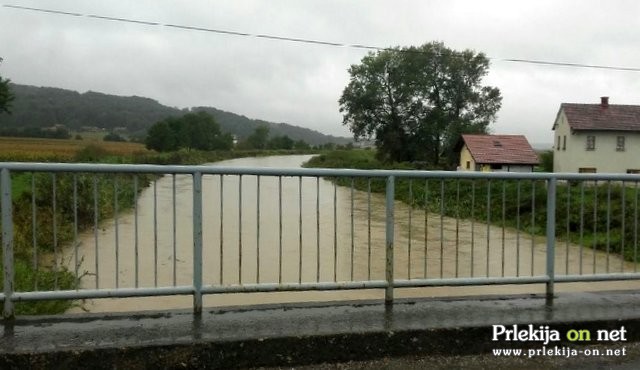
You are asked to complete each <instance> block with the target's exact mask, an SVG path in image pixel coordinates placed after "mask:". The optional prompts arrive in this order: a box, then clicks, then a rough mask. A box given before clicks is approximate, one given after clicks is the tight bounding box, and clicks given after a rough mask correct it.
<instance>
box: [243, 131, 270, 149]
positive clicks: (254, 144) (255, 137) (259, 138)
mask: <svg viewBox="0 0 640 370" xmlns="http://www.w3.org/2000/svg"><path fill="white" fill-rule="evenodd" d="M268 142H269V126H266V125H259V126H258V127H256V128H255V129H254V130H253V132H252V133H251V135H249V136H248V137H247V144H248V146H249V148H251V149H266V148H267V144H268Z"/></svg>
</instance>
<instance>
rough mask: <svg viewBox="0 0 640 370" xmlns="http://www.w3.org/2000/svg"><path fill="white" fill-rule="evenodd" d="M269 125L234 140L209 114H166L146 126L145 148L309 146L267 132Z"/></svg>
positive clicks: (199, 148)
mask: <svg viewBox="0 0 640 370" xmlns="http://www.w3.org/2000/svg"><path fill="white" fill-rule="evenodd" d="M269 131H270V130H269V127H267V126H265V125H261V126H258V127H256V128H255V130H254V131H253V133H251V135H249V136H248V137H246V138H244V139H240V140H238V139H236V138H235V137H234V136H233V135H231V134H230V133H228V132H223V131H222V130H221V128H220V125H219V124H218V123H217V122H216V120H215V119H214V118H213V116H211V115H210V114H208V113H206V112H203V111H200V112H197V113H187V114H185V115H184V116H182V117H169V118H166V119H164V120H162V121H159V122H157V123H156V124H154V125H153V126H151V128H150V129H149V131H148V133H147V137H146V140H145V144H146V147H147V149H151V150H156V151H159V152H170V151H176V150H180V149H186V150H192V149H194V150H205V151H208V150H230V149H232V148H234V147H235V148H236V149H245V150H246V149H257V150H264V149H284V150H293V149H298V150H304V149H310V148H311V146H310V145H309V144H308V143H307V142H305V141H304V140H297V141H294V140H293V139H291V138H290V137H289V136H287V135H277V136H273V137H271V136H270V135H269Z"/></svg>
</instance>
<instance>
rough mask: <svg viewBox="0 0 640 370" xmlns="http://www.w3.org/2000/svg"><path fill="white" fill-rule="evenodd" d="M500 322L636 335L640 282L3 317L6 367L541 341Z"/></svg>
mask: <svg viewBox="0 0 640 370" xmlns="http://www.w3.org/2000/svg"><path fill="white" fill-rule="evenodd" d="M494 324H501V325H513V324H521V326H522V325H528V324H534V327H535V328H538V326H539V325H542V324H545V325H549V327H550V328H551V329H555V330H558V331H559V332H560V333H562V334H563V337H564V334H565V333H566V332H567V331H568V330H570V329H587V330H590V331H591V332H593V333H595V331H596V330H601V329H609V330H612V329H620V327H621V326H623V325H624V326H625V329H626V332H627V334H626V339H627V340H628V341H638V340H640V291H625V292H621V291H616V292H597V293H560V294H558V296H557V299H555V300H554V304H553V307H551V308H550V307H547V306H546V305H545V299H544V297H543V296H536V295H527V296H510V297H506V298H505V297H496V296H486V297H482V298H474V299H462V298H450V299H443V298H439V299H422V300H397V302H396V303H395V304H394V305H393V306H385V305H384V304H381V303H380V302H346V303H334V304H333V305H330V304H297V305H277V306H273V305H269V306H252V307H246V306H244V307H231V308H225V309H212V310H205V311H204V312H203V314H202V316H201V317H197V316H194V315H192V314H191V313H190V312H188V311H171V312H168V313H167V312H163V313H156V312H141V313H132V314H126V315H125V314H113V315H98V314H83V315H67V316H58V317H39V318H31V317H29V318H19V319H17V320H16V321H15V322H14V323H13V324H12V323H9V322H5V325H4V328H3V330H4V331H3V336H2V338H1V339H0V368H3V369H8V368H28V367H31V368H36V369H37V368H78V367H81V368H95V369H98V368H115V367H118V368H134V369H135V368H149V367H153V368H156V367H158V368H166V367H171V368H174V367H189V368H205V367H225V368H227V367H247V366H259V365H260V366H266V365H288V364H305V363H306V364H308V363H318V362H324V361H346V360H359V359H367V358H376V357H381V356H393V355H404V354H454V353H455V354H473V353H481V352H487V351H491V349H492V348H506V347H511V348H516V347H520V348H525V347H532V348H539V347H542V345H543V343H541V342H533V343H523V342H505V341H497V342H494V341H491V335H492V325H494ZM593 339H594V338H592V340H593ZM589 344H603V343H594V342H591V343H589ZM610 344H611V347H612V348H616V347H619V346H621V345H624V343H620V342H618V343H610ZM553 345H567V342H566V341H565V342H563V343H561V342H551V343H550V344H549V345H548V347H549V346H553Z"/></svg>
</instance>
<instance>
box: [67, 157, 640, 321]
mask: <svg viewBox="0 0 640 370" xmlns="http://www.w3.org/2000/svg"><path fill="white" fill-rule="evenodd" d="M310 157H311V156H274V157H262V158H240V159H234V160H228V161H223V162H218V163H215V164H213V165H214V166H227V167H279V168H287V167H288V168H291V167H299V166H300V165H301V164H302V163H303V162H305V161H306V160H308V159H309V158H310ZM174 184H175V185H174ZM174 189H175V202H174V201H173V199H174ZM191 189H192V179H191V176H189V175H176V176H172V175H166V176H163V177H161V178H159V179H157V180H156V181H155V183H152V185H151V186H150V187H148V188H146V189H144V190H143V191H142V192H141V193H140V196H139V199H138V202H137V207H136V209H135V210H131V211H129V212H127V213H124V214H120V215H118V217H117V219H113V220H109V221H106V222H104V223H102V224H101V225H100V230H99V233H98V238H97V247H96V240H95V235H94V233H93V232H87V233H84V234H82V235H80V237H79V242H80V243H79V246H78V256H79V258H80V269H79V270H80V271H81V272H82V273H84V276H83V278H82V288H87V289H92V288H96V286H98V287H99V288H115V287H118V288H132V287H136V286H138V287H154V286H160V287H162V286H174V285H177V286H181V285H191V284H192V282H191V281H192V271H193V265H192V256H193V251H192V250H193V229H192V203H193V198H192V197H193V195H192V191H191ZM258 198H259V202H258ZM369 199H370V202H369ZM174 204H175V205H176V206H175V207H174ZM221 204H222V206H221ZM257 205H259V211H258V206H257ZM240 210H241V212H239V211H240ZM395 211H396V227H395V265H394V266H395V268H394V269H395V273H396V277H398V278H403V279H406V278H407V277H409V276H410V277H411V278H423V277H425V276H427V277H429V278H439V277H456V276H460V277H465V276H472V274H473V276H476V277H478V276H487V275H489V276H516V275H520V276H527V275H531V274H532V267H533V273H534V274H535V275H538V274H543V271H544V266H545V248H546V247H545V241H544V239H542V238H534V239H532V238H531V237H530V236H528V235H526V234H523V233H517V232H515V231H514V230H510V229H505V230H503V229H502V228H500V227H495V226H491V227H489V228H487V226H486V225H484V224H481V223H478V222H475V223H473V224H472V223H471V222H470V221H467V220H456V219H452V218H448V217H440V216H439V215H437V214H428V215H427V217H426V219H425V215H424V212H422V211H420V210H415V209H414V210H411V211H410V210H409V207H407V206H406V205H404V204H403V203H400V202H396V204H395ZM174 212H175V218H174ZM334 215H335V218H334ZM352 215H353V216H352ZM384 217H385V201H384V196H383V195H380V194H370V195H369V194H368V193H367V192H361V191H351V189H350V188H349V187H340V186H334V184H333V183H331V182H329V181H327V180H323V179H320V180H318V179H316V178H302V179H299V178H292V177H282V178H279V177H267V176H261V177H260V178H259V180H258V178H257V177H256V176H242V178H241V180H240V178H239V177H238V176H223V177H222V178H221V176H218V175H211V176H203V284H204V285H210V284H214V285H220V284H222V285H235V284H247V283H256V282H258V281H259V282H260V283H278V282H282V283H298V282H315V281H321V282H333V281H349V280H352V277H353V280H358V281H359V280H368V279H372V280H382V279H384V258H385V219H384ZM174 219H175V222H174ZM221 219H222V222H221ZM116 221H117V222H116ZM425 224H426V228H425ZM409 225H410V227H409ZM239 226H241V227H239ZM441 229H442V234H443V236H444V237H443V238H442V239H441V238H440V230H441ZM136 230H137V233H136ZM174 230H175V231H174ZM318 231H319V232H318ZM334 231H335V232H334ZM487 232H488V233H489V235H490V237H489V238H487ZM221 236H222V240H221ZM116 239H117V243H116ZM425 239H426V240H427V242H426V248H425ZM487 239H489V242H487ZM116 246H117V247H116ZM566 248H567V246H566V244H565V243H558V246H557V253H556V254H557V258H556V271H557V272H558V273H565V272H567V271H566V269H568V272H569V273H571V274H574V273H578V272H579V268H580V266H579V265H580V260H582V264H583V266H582V267H583V271H584V273H589V272H591V271H592V269H593V261H594V260H595V261H596V270H597V271H598V272H603V271H605V269H606V268H607V263H608V266H609V270H610V271H611V272H615V271H621V270H624V271H633V268H634V266H633V265H631V264H629V263H627V262H622V261H621V260H620V259H619V258H617V257H616V256H613V255H611V256H609V258H608V259H607V256H606V255H605V254H604V253H599V252H598V253H595V254H594V253H593V252H592V251H591V249H588V248H585V249H582V250H581V249H580V248H579V247H577V246H573V245H570V246H568V248H569V249H566ZM96 251H97V252H98V254H99V256H98V257H99V258H98V263H97V264H96V262H95V261H96ZM136 251H137V257H136ZM74 254H75V250H73V248H68V249H67V256H68V258H67V260H69V261H70V260H73V255H74ZM258 254H259V258H258ZM487 255H488V256H489V258H487ZM581 255H582V258H581V257H580V256H581ZM425 257H426V258H425ZM532 259H533V263H532ZM409 260H410V261H411V264H410V265H409V264H408V263H407V261H409ZM456 260H457V261H458V263H457V264H456ZM136 261H138V262H137V263H136ZM221 261H222V263H221ZM425 261H426V263H425ZM516 261H518V262H516ZM532 265H533V266H532ZM487 266H489V273H487ZM425 268H426V271H425ZM116 270H117V271H118V272H117V273H116ZM96 271H97V273H96ZM96 284H97V285H96ZM625 284H627V285H628V284H629V283H607V284H606V287H607V288H618V287H625ZM635 284H636V286H637V283H635ZM567 286H568V287H569V289H572V288H573V289H584V288H585V287H593V286H595V285H594V284H588V285H585V284H568V285H567ZM542 291H543V287H542V286H540V285H537V286H535V287H532V286H526V287H521V286H519V287H515V286H511V287H458V288H452V287H438V288H421V289H405V290H398V293H396V296H397V297H402V296H438V295H465V294H479V293H482V294H489V293H500V294H504V293H521V292H527V293H540V292H542ZM382 297H383V292H382V291H381V290H360V291H332V292H278V293H249V294H219V295H206V296H205V297H204V305H205V306H208V307H213V306H228V305H242V304H259V303H277V302H295V301H326V300H345V299H370V298H376V299H379V298H382ZM191 305H192V298H191V296H170V297H149V298H127V299H96V300H86V301H83V302H82V303H81V304H80V305H79V306H78V307H75V308H73V309H72V310H71V311H73V312H81V311H91V312H113V311H138V310H149V309H172V308H188V307H191Z"/></svg>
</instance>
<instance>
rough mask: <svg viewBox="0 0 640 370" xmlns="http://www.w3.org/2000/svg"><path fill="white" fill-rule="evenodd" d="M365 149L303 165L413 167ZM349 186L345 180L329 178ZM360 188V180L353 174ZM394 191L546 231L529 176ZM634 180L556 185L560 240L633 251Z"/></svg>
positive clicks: (376, 186)
mask: <svg viewBox="0 0 640 370" xmlns="http://www.w3.org/2000/svg"><path fill="white" fill-rule="evenodd" d="M374 153H375V152H373V151H371V150H352V151H333V152H330V153H325V154H322V155H319V156H317V157H314V158H312V159H311V160H310V161H309V162H307V163H306V164H305V167H325V168H354V169H404V170H411V169H418V168H417V167H416V166H414V165H411V164H408V163H382V162H379V161H378V160H377V159H376V158H375V154H374ZM334 180H335V181H338V184H339V185H344V186H350V185H351V181H352V180H351V179H346V178H341V179H334ZM353 184H354V186H355V188H357V189H359V190H364V191H366V190H367V188H368V186H369V185H368V181H367V180H366V179H354V180H353ZM371 191H372V192H377V193H384V192H385V181H384V180H377V179H372V180H371ZM395 196H396V199H397V200H401V201H403V202H405V203H407V204H409V205H411V206H412V207H415V208H421V209H424V208H425V207H426V209H427V210H428V211H429V212H435V213H440V212H441V210H442V211H443V212H444V215H445V216H449V217H458V218H461V219H474V220H477V221H479V222H486V223H490V224H494V225H498V226H504V227H511V228H517V229H519V230H521V231H523V232H527V233H530V234H533V235H545V233H546V204H547V189H546V185H545V182H544V181H530V180H520V181H517V180H504V181H503V180H493V181H486V180H455V179H450V180H439V179H437V180H429V181H425V180H419V179H414V180H409V179H396V183H395ZM638 198H639V185H638V183H637V182H636V183H627V184H625V185H624V186H623V185H621V184H619V183H614V182H606V181H605V182H598V183H597V184H593V183H589V184H584V183H582V184H581V183H575V182H569V183H566V182H559V183H558V184H557V197H556V199H557V202H556V235H557V236H558V237H559V238H561V239H562V240H564V241H568V242H572V243H575V244H578V245H583V246H585V247H590V248H594V249H599V250H602V251H608V252H610V253H617V254H621V255H623V256H624V259H625V260H628V261H634V262H640V258H639V256H638V235H639V233H640V230H638V213H639V212H638V211H639V210H638Z"/></svg>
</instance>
